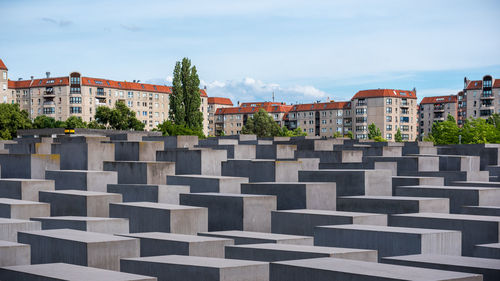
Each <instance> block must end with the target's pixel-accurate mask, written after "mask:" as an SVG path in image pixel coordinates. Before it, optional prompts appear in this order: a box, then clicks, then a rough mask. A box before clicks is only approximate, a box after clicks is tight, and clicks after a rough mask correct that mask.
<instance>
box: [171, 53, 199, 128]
mask: <svg viewBox="0 0 500 281" xmlns="http://www.w3.org/2000/svg"><path fill="white" fill-rule="evenodd" d="M200 106H201V97H200V78H199V77H198V72H197V70H196V66H191V60H190V59H188V58H183V59H182V62H177V63H176V64H175V68H174V78H173V81H172V95H170V110H169V117H170V120H172V121H173V122H174V123H175V124H176V125H181V126H186V127H187V128H189V129H192V130H194V131H202V129H203V113H202V112H201V111H200Z"/></svg>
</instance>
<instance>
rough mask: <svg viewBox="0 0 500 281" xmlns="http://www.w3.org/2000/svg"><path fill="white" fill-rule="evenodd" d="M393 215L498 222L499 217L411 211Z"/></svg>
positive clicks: (499, 220)
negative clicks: (410, 212) (411, 212)
mask: <svg viewBox="0 0 500 281" xmlns="http://www.w3.org/2000/svg"><path fill="white" fill-rule="evenodd" d="M393 216H397V217H400V216H401V217H419V218H435V219H450V220H469V221H489V222H500V217H495V216H478V215H462V214H446V213H413V214H397V215H393Z"/></svg>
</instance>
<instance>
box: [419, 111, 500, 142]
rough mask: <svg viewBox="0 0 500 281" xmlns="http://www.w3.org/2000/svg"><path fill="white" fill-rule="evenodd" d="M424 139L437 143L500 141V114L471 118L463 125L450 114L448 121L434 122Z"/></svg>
mask: <svg viewBox="0 0 500 281" xmlns="http://www.w3.org/2000/svg"><path fill="white" fill-rule="evenodd" d="M424 140H425V141H432V142H434V144H436V145H443V144H475V143H500V115H499V114H497V113H495V114H493V115H491V116H490V117H489V118H488V119H482V118H469V119H467V120H465V122H464V124H463V125H462V127H459V126H458V125H457V122H456V120H455V118H454V117H453V116H451V115H448V117H447V118H446V121H442V122H434V123H433V124H432V130H431V133H430V134H429V136H427V137H425V138H424Z"/></svg>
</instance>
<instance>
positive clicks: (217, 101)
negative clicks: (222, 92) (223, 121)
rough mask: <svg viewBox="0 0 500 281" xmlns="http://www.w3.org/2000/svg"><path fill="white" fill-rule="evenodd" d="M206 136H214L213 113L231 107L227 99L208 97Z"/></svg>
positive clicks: (230, 102)
mask: <svg viewBox="0 0 500 281" xmlns="http://www.w3.org/2000/svg"><path fill="white" fill-rule="evenodd" d="M207 100H208V110H207V112H208V118H207V120H208V135H210V136H215V135H216V130H215V113H216V112H217V109H219V108H227V107H232V106H233V102H232V101H231V100H230V99H228V98H219V97H209V98H208V99H207Z"/></svg>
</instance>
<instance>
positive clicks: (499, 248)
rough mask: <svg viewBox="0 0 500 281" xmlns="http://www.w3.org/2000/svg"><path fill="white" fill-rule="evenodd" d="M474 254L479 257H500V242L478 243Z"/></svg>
mask: <svg viewBox="0 0 500 281" xmlns="http://www.w3.org/2000/svg"><path fill="white" fill-rule="evenodd" d="M472 255H473V256H474V257H478V258H487V259H500V243H491V244H482V245H476V246H474V251H473V253H472Z"/></svg>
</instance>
